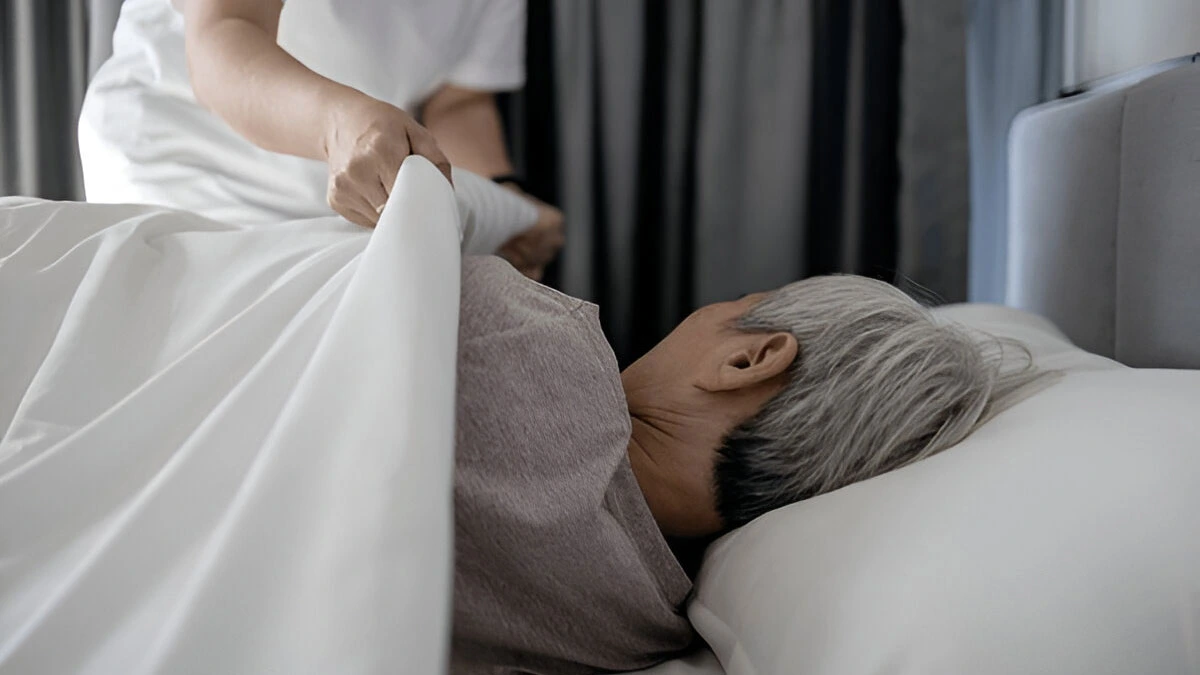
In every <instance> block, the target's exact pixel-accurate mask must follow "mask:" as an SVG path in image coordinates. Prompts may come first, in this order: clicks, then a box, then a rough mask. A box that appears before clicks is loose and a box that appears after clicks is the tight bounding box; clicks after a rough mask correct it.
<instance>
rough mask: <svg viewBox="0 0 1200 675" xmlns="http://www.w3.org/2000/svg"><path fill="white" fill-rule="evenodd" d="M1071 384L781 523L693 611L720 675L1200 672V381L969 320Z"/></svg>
mask: <svg viewBox="0 0 1200 675" xmlns="http://www.w3.org/2000/svg"><path fill="white" fill-rule="evenodd" d="M939 314H940V315H941V316H942V317H944V318H946V319H948V320H954V321H960V322H962V323H964V324H967V325H970V326H973V327H977V328H981V329H984V330H988V331H990V332H992V333H995V334H1000V335H1008V336H1012V337H1017V338H1019V339H1021V340H1023V341H1025V342H1026V344H1028V345H1029V347H1030V348H1031V350H1032V351H1033V353H1034V356H1035V360H1036V361H1037V362H1038V363H1039V364H1040V365H1042V366H1043V367H1048V368H1055V369H1062V370H1065V371H1067V372H1066V374H1065V375H1064V376H1063V377H1062V379H1061V380H1059V381H1058V382H1056V383H1055V384H1053V385H1052V386H1050V387H1049V388H1047V389H1045V390H1043V391H1041V392H1039V393H1037V394H1035V395H1034V396H1033V397H1031V398H1030V399H1027V400H1026V401H1024V402H1022V403H1020V404H1018V405H1017V406H1015V407H1013V408H1011V409H1010V410H1008V411H1006V412H1004V413H1002V414H1001V415H999V416H998V417H997V418H995V419H994V420H992V421H991V422H990V423H988V424H987V425H985V426H984V427H983V428H981V429H980V430H978V431H977V432H976V433H975V434H973V435H972V436H971V437H969V438H968V439H966V440H965V441H963V442H962V443H961V444H959V445H958V446H956V447H954V448H952V449H950V450H948V451H946V452H944V453H942V454H939V455H937V456H935V457H932V458H930V459H928V460H925V461H922V462H918V463H916V464H913V465H911V466H908V467H906V468H904V469H901V470H898V471H894V472H891V473H888V474H885V475H883V476H879V477H877V478H874V479H872V480H869V481H865V482H862V483H858V484H856V485H851V486H849V487H846V488H844V489H841V490H838V491H835V492H832V493H829V494H826V495H822V496H820V497H817V498H815V499H811V500H808V501H805V502H802V503H799V504H795V505H793V506H791V507H788V508H786V509H781V510H779V511H776V512H774V513H770V514H768V515H766V516H764V517H762V518H760V519H758V520H756V521H755V522H753V523H751V524H749V525H747V526H746V527H744V528H742V529H740V530H738V531H735V532H733V533H731V534H729V535H727V536H725V537H724V538H722V539H721V540H720V541H718V542H717V543H716V544H715V545H714V546H713V547H712V548H711V549H710V551H709V552H708V554H707V557H706V560H705V563H704V567H703V569H702V571H701V573H700V578H699V579H698V583H697V595H696V598H695V600H694V602H693V603H692V605H691V606H690V608H689V615H690V617H691V619H692V621H693V622H694V623H695V625H696V627H697V629H698V630H699V631H700V634H701V635H702V636H704V638H705V639H706V640H707V641H708V643H709V644H710V645H711V647H712V648H713V651H714V652H715V653H716V654H717V656H718V658H719V659H720V661H721V663H722V664H723V665H724V667H725V669H726V670H727V671H728V673H729V675H751V674H764V675H765V674H768V673H772V674H773V673H804V674H805V675H855V674H858V673H863V674H865V673H888V674H897V675H901V674H907V673H912V674H913V675H917V674H920V675H935V674H939V673H945V674H947V675H963V674H967V673H969V674H971V675H987V674H990V673H995V674H1004V675H1011V674H1021V675H1032V674H1036V673H1046V674H1047V675H1068V674H1074V673H1078V674H1080V675H1083V674H1086V675H1097V674H1099V673H1137V674H1139V675H1142V674H1145V675H1150V674H1158V673H1162V674H1164V675H1166V674H1168V673H1169V674H1171V675H1176V674H1179V673H1200V371H1168V370H1134V369H1129V368H1125V367H1123V366H1121V365H1119V364H1116V363H1114V362H1112V361H1109V360H1107V359H1103V358H1101V357H1097V356H1094V355H1090V354H1087V353H1085V352H1082V351H1081V350H1078V349H1076V348H1075V347H1073V346H1071V345H1070V343H1069V342H1067V341H1066V339H1065V338H1064V337H1062V334H1061V333H1060V332H1058V331H1057V330H1056V329H1054V328H1053V326H1051V325H1050V324H1049V323H1047V322H1045V321H1044V320H1042V319H1039V318H1037V317H1033V316H1031V315H1028V314H1024V313H1021V312H1018V311H1016V310H1012V309H1007V308H1002V307H989V306H978V305H975V306H958V307H951V308H946V309H943V310H939Z"/></svg>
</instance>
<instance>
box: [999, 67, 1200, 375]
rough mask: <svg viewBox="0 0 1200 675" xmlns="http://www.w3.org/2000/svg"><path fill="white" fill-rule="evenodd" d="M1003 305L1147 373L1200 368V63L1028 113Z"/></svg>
mask: <svg viewBox="0 0 1200 675" xmlns="http://www.w3.org/2000/svg"><path fill="white" fill-rule="evenodd" d="M1009 217H1010V219H1011V221H1010V223H1009V268H1008V287H1007V293H1006V301H1007V303H1008V304H1010V305H1013V306H1016V307H1020V308H1022V309H1027V310H1030V311H1033V312H1036V313H1038V314H1041V315H1043V316H1045V317H1047V318H1049V319H1050V320H1051V321H1053V322H1054V323H1055V324H1057V325H1058V326H1059V327H1060V328H1062V330H1063V331H1064V332H1065V333H1066V334H1067V336H1068V337H1070V338H1071V339H1072V340H1073V341H1074V342H1075V343H1076V344H1078V345H1079V346H1081V347H1083V348H1085V349H1088V350H1089V351H1093V352H1096V353H1098V354H1102V355H1105V356H1109V357H1112V358H1115V359H1117V360H1119V361H1121V362H1123V363H1126V364H1128V365H1132V366H1141V367H1164V368H1200V63H1198V62H1197V59H1196V58H1194V57H1188V58H1184V59H1176V60H1175V61H1172V62H1168V63H1164V64H1158V65H1156V66H1151V67H1148V68H1145V69H1142V70H1139V71H1137V72H1135V73H1131V74H1129V75H1127V76H1124V77H1121V78H1116V79H1112V80H1110V81H1106V82H1104V83H1101V84H1099V85H1098V86H1096V87H1094V88H1092V89H1090V90H1088V91H1086V92H1084V93H1081V94H1078V95H1076V96H1073V97H1071V98H1067V99H1062V100H1059V101H1054V102H1052V103H1047V104H1044V105H1040V106H1036V107H1034V108H1030V109H1028V110H1026V111H1024V112H1022V113H1021V114H1020V115H1019V116H1018V117H1017V119H1016V120H1015V121H1014V122H1013V127H1012V132H1011V134H1010V136H1009Z"/></svg>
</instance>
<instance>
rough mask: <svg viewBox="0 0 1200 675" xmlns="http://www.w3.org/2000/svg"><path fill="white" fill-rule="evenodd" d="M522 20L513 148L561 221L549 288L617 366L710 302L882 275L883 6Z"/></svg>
mask: <svg viewBox="0 0 1200 675" xmlns="http://www.w3.org/2000/svg"><path fill="white" fill-rule="evenodd" d="M529 5H530V30H529V40H530V42H529V44H528V50H527V53H528V54H529V60H528V67H527V70H528V72H529V77H530V80H529V83H528V84H527V87H526V90H525V91H524V92H523V93H522V94H521V95H520V96H518V97H513V98H514V99H519V100H514V101H513V102H512V105H510V106H509V111H510V112H511V113H513V117H512V118H510V119H509V125H510V126H509V128H510V134H511V139H512V141H513V143H514V145H515V146H522V147H515V148H514V151H515V152H516V153H517V154H518V155H519V156H521V157H522V158H523V159H524V160H525V164H523V168H524V169H525V171H526V173H527V178H528V179H529V181H530V183H531V184H534V183H538V184H543V185H553V188H554V190H553V191H554V193H555V194H554V195H553V197H554V199H553V200H554V201H556V203H558V204H559V206H560V207H561V208H562V209H563V211H564V213H565V214H566V220H567V229H568V232H567V244H566V247H565V249H564V251H563V255H562V258H561V260H560V264H559V265H558V269H557V270H556V276H555V275H552V276H551V278H552V280H554V281H555V282H556V283H557V284H558V285H559V287H560V288H562V289H563V290H564V291H566V292H568V293H571V294H573V295H578V296H580V297H584V298H588V299H590V300H592V301H595V302H597V303H598V304H599V305H600V308H601V320H602V322H603V323H604V326H605V330H606V332H607V334H608V336H609V338H610V340H611V341H612V343H613V347H614V351H616V353H617V356H618V360H619V361H621V362H622V363H623V364H624V363H628V362H630V361H631V360H632V359H634V358H636V357H637V356H639V355H640V354H642V353H644V352H645V351H646V350H647V349H648V348H650V347H651V346H653V345H654V344H655V343H656V342H657V341H658V340H659V339H661V338H662V337H663V335H665V334H666V333H667V332H668V331H669V330H670V329H671V328H673V327H674V326H675V325H676V324H677V323H678V322H679V321H680V320H681V319H682V318H683V317H684V316H686V314H687V313H688V312H690V311H691V310H692V309H694V308H696V307H698V306H701V305H704V304H707V303H710V302H715V301H719V300H725V299H731V298H735V297H737V296H739V295H741V294H743V293H748V292H753V291H759V290H767V289H770V288H774V287H777V286H780V285H782V284H785V283H787V282H790V281H793V280H796V279H800V278H803V277H804V276H808V275H811V274H817V273H825V272H835V271H841V272H859V273H866V274H872V275H875V276H879V277H881V278H885V279H888V280H891V279H893V278H894V277H895V275H896V260H897V247H898V237H897V234H896V232H897V226H896V223H897V220H896V203H897V190H898V169H897V155H896V137H897V130H898V118H899V105H898V91H899V89H898V88H899V69H900V66H899V46H900V39H901V35H902V26H901V21H900V14H899V0H853V1H850V2H845V1H843V0H786V1H785V0H744V1H743V2H727V1H722V0H697V1H693V2H644V1H643V0H615V1H613V0H603V1H600V0H530V3H529ZM547 34H549V36H548V37H547ZM547 43H549V44H547ZM538 54H541V55H542V56H538ZM545 54H552V55H553V58H552V62H551V63H549V64H547V63H546V60H545V58H544V55H545ZM547 67H550V68H552V69H553V77H552V78H551V81H549V82H547V81H546V80H544V79H543V80H541V81H540V82H535V77H536V75H535V74H536V73H539V71H544V70H546V69H547ZM545 101H552V106H553V108H552V109H551V110H545V109H544V108H543V109H542V110H541V114H543V115H544V116H543V117H542V118H541V119H540V120H539V121H538V123H537V124H536V125H535V124H533V123H531V122H530V121H529V120H523V119H521V117H520V113H518V112H517V111H518V110H520V111H525V113H526V114H531V113H530V112H529V111H531V110H532V108H533V106H538V105H542V104H543V102H545ZM547 116H548V117H549V118H551V119H552V120H553V123H548V122H547V119H546V117H547ZM546 133H553V134H555V139H554V142H553V143H552V144H549V145H550V146H552V148H553V153H552V155H553V161H552V162H544V163H542V164H541V168H540V169H536V168H535V167H534V166H533V163H534V162H533V160H534V158H535V157H538V156H540V157H543V158H545V157H546V154H547V153H546V148H547V146H548V144H546V143H545V142H544V141H539V140H538V139H539V137H541V136H544V135H545V134H546ZM531 148H532V149H534V152H530V149H531ZM539 149H540V150H539ZM549 164H553V165H554V166H553V168H549V167H548V165H549ZM547 170H550V171H553V173H554V178H553V180H547V179H546V178H545V176H543V175H541V174H542V172H544V171H547ZM541 196H543V198H547V197H546V195H545V194H543V195H541Z"/></svg>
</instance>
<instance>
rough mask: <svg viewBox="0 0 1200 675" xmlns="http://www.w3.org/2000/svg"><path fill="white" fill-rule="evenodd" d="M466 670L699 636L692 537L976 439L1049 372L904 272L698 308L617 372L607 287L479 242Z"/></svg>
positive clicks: (678, 645) (473, 261)
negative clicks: (547, 279) (581, 288)
mask: <svg viewBox="0 0 1200 675" xmlns="http://www.w3.org/2000/svg"><path fill="white" fill-rule="evenodd" d="M461 317H462V318H461V324H460V328H459V365H458V438H457V453H458V454H457V460H456V472H455V476H456V478H455V525H456V572H455V585H454V627H453V648H452V667H451V671H452V672H454V673H499V672H504V673H518V672H519V673H576V672H594V671H611V670H632V669H636V668H642V667H646V666H649V665H652V664H654V663H657V662H659V661H663V660H666V659H667V658H669V657H671V656H672V655H675V654H677V653H678V652H680V651H683V650H685V649H687V648H688V646H689V645H690V644H691V642H692V640H693V633H692V629H691V627H690V625H689V623H688V621H687V619H686V617H685V616H684V603H685V601H686V599H687V597H688V595H689V593H690V592H691V581H690V579H689V575H688V573H687V571H685V566H684V564H682V563H681V562H680V559H679V558H678V557H677V553H676V551H678V550H681V548H686V547H687V542H688V541H696V540H700V541H703V540H704V538H707V537H711V536H713V535H715V534H719V533H721V532H723V531H725V530H728V529H731V528H734V527H737V526H739V525H742V524H745V523H747V522H749V521H750V520H752V519H754V518H756V517H757V516H759V515H761V514H763V513H766V512H768V511H770V510H772V509H776V508H779V507H782V506H785V505H787V504H790V503H793V502H796V501H798V500H801V499H806V498H808V497H812V496H815V495H818V494H821V493H823V492H827V491H830V490H835V489H837V488H839V487H841V486H844V485H847V484H849V483H853V482H855V481H860V480H864V479H866V478H870V477H872V476H875V475H878V474H880V473H883V472H886V471H889V470H891V469H895V468H897V467H900V466H903V465H905V464H908V463H910V462H913V461H915V460H918V459H921V458H924V457H928V456H930V455H932V454H934V453H936V452H939V451H941V450H943V449H945V448H947V447H949V446H951V445H954V444H955V443H957V442H959V441H960V440H962V439H963V438H964V437H965V436H966V435H967V434H969V433H970V432H971V431H972V430H973V429H974V428H976V427H977V426H978V425H979V424H980V423H981V422H982V421H983V420H985V419H987V418H988V417H989V416H990V415H992V414H994V413H995V412H997V411H998V410H1000V409H1002V408H1003V407H1005V406H1006V405H1008V404H1009V402H1011V400H1012V399H1013V398H1014V396H1017V395H1019V394H1020V391H1021V390H1022V389H1023V386H1024V385H1025V384H1026V383H1027V382H1029V381H1030V380H1031V379H1033V378H1034V377H1036V375H1035V374H1034V373H1032V372H1031V371H1030V370H1029V369H1028V368H1026V369H1022V370H1018V371H1016V372H1013V371H1011V370H1007V369H1006V371H1005V372H1004V373H1001V371H1000V356H1001V355H1000V350H999V346H1000V345H999V344H998V343H996V342H994V341H985V340H980V339H979V338H978V337H976V336H971V335H968V334H966V333H965V332H963V331H962V330H960V329H957V328H954V327H951V326H946V325H939V324H938V323H936V322H935V321H934V319H933V318H932V317H931V315H930V314H929V312H928V311H927V310H925V309H924V308H922V307H921V306H920V305H918V304H917V303H916V302H914V301H912V300H911V299H909V298H908V297H906V296H905V295H904V294H902V293H901V292H899V291H897V290H896V289H894V288H892V287H890V286H888V285H886V284H883V283H881V282H877V281H872V280H869V279H865V278H860V277H852V276H834V277H818V278H813V279H808V280H806V281H801V282H797V283H794V284H790V285H788V286H785V287H783V288H781V289H778V290H776V291H774V292H771V293H767V294H759V295H751V296H747V297H744V298H742V299H741V300H738V301H736V302H726V303H720V304H716V305H711V306H708V307H705V308H703V309H700V310H699V311H697V312H696V313H694V314H692V315H691V316H690V317H688V318H687V319H686V320H685V321H684V322H683V323H681V324H680V325H679V326H678V327H677V328H676V329H675V331H674V332H673V333H671V334H670V335H669V336H667V338H666V339H664V340H663V341H662V342H661V343H660V344H659V345H658V346H657V347H655V348H654V349H653V350H651V351H650V352H649V353H647V354H646V355H645V356H643V357H642V358H641V359H640V360H638V361H637V362H636V363H634V364H633V365H632V366H630V367H629V368H628V369H626V370H625V372H623V373H621V372H618V369H617V363H616V361H615V359H614V358H613V355H612V352H611V351H610V350H609V347H608V345H607V343H606V341H605V339H604V335H603V333H602V332H601V329H600V324H599V322H598V321H597V316H596V307H595V306H593V305H590V304H588V303H586V302H583V301H581V300H577V299H575V298H572V297H569V296H566V295H563V294H561V293H558V292H556V291H553V290H551V289H549V288H546V287H545V286H541V285H539V284H537V283H535V282H532V281H530V280H528V279H526V278H524V277H522V276H521V275H519V274H517V273H516V272H515V271H514V270H513V269H512V268H511V267H509V266H508V265H507V264H506V263H504V262H502V261H500V260H499V259H496V258H467V259H465V260H464V268H463V279H462V311H461Z"/></svg>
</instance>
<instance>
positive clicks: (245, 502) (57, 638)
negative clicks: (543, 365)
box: [0, 158, 460, 674]
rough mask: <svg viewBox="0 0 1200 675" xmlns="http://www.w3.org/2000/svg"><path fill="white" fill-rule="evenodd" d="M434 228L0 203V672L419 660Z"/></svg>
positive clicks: (435, 383)
mask: <svg viewBox="0 0 1200 675" xmlns="http://www.w3.org/2000/svg"><path fill="white" fill-rule="evenodd" d="M280 231H283V232H285V233H286V235H285V236H281V232H280ZM458 247H459V231H458V215H457V212H456V207H455V201H454V196H453V193H452V191H451V189H450V187H449V185H448V183H447V182H446V181H445V179H444V178H443V177H442V176H441V175H440V174H439V173H438V172H437V170H436V169H435V168H434V167H433V165H432V164H430V163H428V162H427V161H425V160H423V159H420V158H414V159H409V160H408V161H406V162H405V164H404V166H403V167H402V169H401V171H400V176H399V178H398V180H397V183H396V187H395V189H394V190H393V193H392V197H391V200H390V201H389V206H388V208H387V210H386V211H385V212H384V215H383V218H382V219H381V222H380V226H379V228H378V229H377V230H376V231H375V232H374V233H373V234H368V233H366V232H364V231H362V230H359V229H357V228H353V227H351V226H349V225H348V224H346V223H345V222H344V221H341V220H340V219H335V218H330V219H322V220H314V221H306V222H303V223H290V224H284V225H279V226H266V227H261V226H260V227H257V228H246V227H239V226H234V225H224V224H219V223H216V222H213V221H208V220H204V219H201V218H198V217H195V216H189V215H186V214H180V213H176V212H170V211H165V210H163V209H157V208H151V207H142V206H121V205H114V206H98V205H76V204H59V203H51V202H38V201H31V200H12V199H10V200H0V433H2V434H3V435H2V436H0V673H14V674H16V673H21V674H26V673H67V672H84V673H118V672H119V673H149V672H206V673H251V672H258V673H266V672H273V673H333V672H337V673H368V672H389V673H391V672H404V673H437V672H442V671H443V670H444V668H445V657H446V649H447V640H448V611H449V588H450V586H449V583H450V570H451V569H452V568H451V553H452V546H451V536H452V535H451V532H452V530H451V520H450V518H451V499H452V490H451V484H452V482H451V481H452V469H453V433H454V420H453V415H454V368H455V357H456V354H455V351H456V345H457V340H456V335H457V321H458V297H459V261H460V258H459V251H458ZM114 317H121V318H120V319H119V320H117V319H115V318H114Z"/></svg>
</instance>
